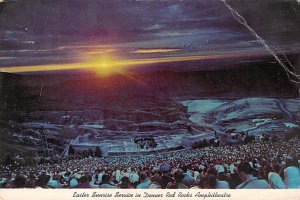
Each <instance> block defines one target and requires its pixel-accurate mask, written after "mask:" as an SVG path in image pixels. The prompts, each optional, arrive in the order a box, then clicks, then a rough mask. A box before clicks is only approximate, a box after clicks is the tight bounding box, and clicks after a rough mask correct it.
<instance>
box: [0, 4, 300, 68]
mask: <svg viewBox="0 0 300 200" xmlns="http://www.w3.org/2000/svg"><path fill="white" fill-rule="evenodd" d="M228 2H229V3H230V5H232V6H233V7H234V8H235V9H236V10H237V11H238V12H239V13H240V14H241V15H242V16H244V17H245V19H246V21H247V23H248V24H249V25H250V26H251V27H253V29H254V30H256V31H257V32H258V34H259V35H261V36H262V37H263V38H264V39H265V40H266V41H267V42H268V43H269V44H272V45H276V46H282V47H286V46H287V45H293V48H295V45H296V47H297V46H298V47H299V39H300V34H299V32H300V26H299V19H300V14H299V13H300V12H299V5H298V4H297V2H296V1H294V0H286V1H282V0H258V1H254V0H229V1H228ZM0 8H1V10H0V11H1V12H2V13H1V17H0V43H1V46H0V50H2V52H0V56H5V55H4V54H5V53H4V51H6V50H18V49H19V50H22V49H23V50H24V49H25V50H36V51H43V50H45V49H52V50H53V49H54V50H53V51H52V50H51V51H49V52H50V53H49V52H48V54H45V53H37V54H35V56H37V57H39V58H40V59H43V58H45V60H47V61H48V60H51V59H52V60H54V61H55V57H56V58H57V60H58V61H61V59H62V58H61V55H63V56H64V57H65V58H66V59H67V60H68V59H70V60H72V59H73V57H75V56H77V55H78V53H80V51H79V52H78V51H77V50H76V49H74V50H73V51H72V50H71V51H70V50H69V51H66V52H65V51H63V52H59V53H60V54H59V55H58V54H57V51H56V49H58V48H59V47H61V46H65V45H73V46H75V47H76V46H78V45H102V44H118V45H119V46H120V47H123V48H125V47H126V48H125V50H124V51H130V50H131V49H136V48H155V47H159V48H183V49H185V51H188V52H195V53H197V52H199V51H204V50H206V49H216V50H218V52H221V51H222V50H223V51H228V50H233V49H259V48H261V47H260V45H259V44H257V43H255V42H253V39H254V38H253V37H252V36H251V35H250V34H249V32H248V30H247V29H245V27H243V26H242V25H241V24H239V23H237V22H236V21H235V20H234V18H233V16H232V15H231V13H230V11H229V10H228V9H227V8H226V7H225V6H224V4H223V3H222V2H221V1H220V0H209V1H199V0H186V1H179V0H169V1H160V0H157V1H156V0H155V1H134V0H109V1H99V0H89V1H82V0H66V1H61V0H51V1H50V0H26V1H21V0H20V1H5V9H3V8H2V7H1V6H0ZM75 47H74V48H75ZM81 50H82V49H81ZM83 50H84V49H83ZM14 54H15V55H14V56H16V57H18V56H20V57H24V55H23V54H21V53H20V52H15V53H14ZM70 54H72V55H70ZM25 57H27V56H25ZM28 57H29V56H28ZM50 58H51V59H50ZM7 62H11V61H7ZM23 62H24V61H23Z"/></svg>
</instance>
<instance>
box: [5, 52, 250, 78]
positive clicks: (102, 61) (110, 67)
mask: <svg viewBox="0 0 300 200" xmlns="http://www.w3.org/2000/svg"><path fill="white" fill-rule="evenodd" d="M251 55H254V54H253V53H251V52H250V53H249V52H248V53H247V52H245V53H240V54H216V55H195V56H174V57H163V58H146V59H117V58H114V57H112V56H105V55H103V56H100V57H99V58H92V59H89V60H87V61H83V62H79V63H67V64H45V65H32V66H16V67H2V68H0V71H1V72H8V73H26V72H42V71H59V70H77V69H85V70H91V71H96V72H97V73H98V74H100V75H109V74H113V73H119V72H120V71H123V70H124V69H125V68H126V67H131V66H142V65H148V64H161V63H172V62H184V61H197V60H209V59H223V58H236V57H242V56H251Z"/></svg>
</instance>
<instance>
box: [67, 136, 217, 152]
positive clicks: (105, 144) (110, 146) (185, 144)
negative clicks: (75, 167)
mask: <svg viewBox="0 0 300 200" xmlns="http://www.w3.org/2000/svg"><path fill="white" fill-rule="evenodd" d="M212 138H214V135H213V134H212V133H210V132H206V133H196V134H195V133H193V134H176V135H162V136H155V137H153V139H154V140H155V141H156V143H157V146H156V148H150V147H149V148H143V149H142V148H140V147H139V146H138V145H137V144H136V143H135V142H134V138H132V139H120V140H109V139H102V138H101V137H99V136H94V135H92V134H90V133H87V134H85V135H79V136H77V137H76V138H75V139H74V140H71V142H70V143H69V145H67V146H66V147H65V150H64V151H63V153H62V156H67V155H68V150H69V147H70V145H72V147H73V148H74V150H75V152H82V151H85V150H88V149H91V150H93V151H94V150H95V149H96V147H99V148H100V149H101V152H102V156H120V155H137V154H147V153H160V152H165V151H172V150H178V149H183V148H185V149H190V148H191V147H192V144H193V142H194V141H199V140H204V139H206V140H209V139H212Z"/></svg>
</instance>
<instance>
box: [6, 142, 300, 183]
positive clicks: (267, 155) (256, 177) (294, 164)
mask: <svg viewBox="0 0 300 200" xmlns="http://www.w3.org/2000/svg"><path fill="white" fill-rule="evenodd" d="M299 150H300V141H299V139H297V138H292V139H290V140H287V141H285V140H281V141H279V142H274V141H273V142H271V141H268V142H262V141H255V142H253V143H249V144H246V145H235V146H221V147H212V146H209V147H205V148H202V149H184V150H178V151H173V152H164V153H159V154H148V155H134V156H110V157H103V158H93V157H90V158H76V159H75V158H66V159H62V160H60V161H59V162H58V163H55V164H53V163H52V164H50V163H48V164H39V165H33V166H23V167H19V168H17V169H11V168H10V166H1V168H2V170H1V173H0V186H1V188H127V189H129V188H138V189H148V188H149V189H150V188H152V189H158V188H162V189H165V188H167V189H175V188H179V189H187V188H190V189H215V188H217V189H229V188H231V189H233V188H237V189H242V188H245V189H250V188H261V189H267V188H270V189H271V188H273V189H284V188H288V189H289V188H300V170H299V162H300V151H299Z"/></svg>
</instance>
